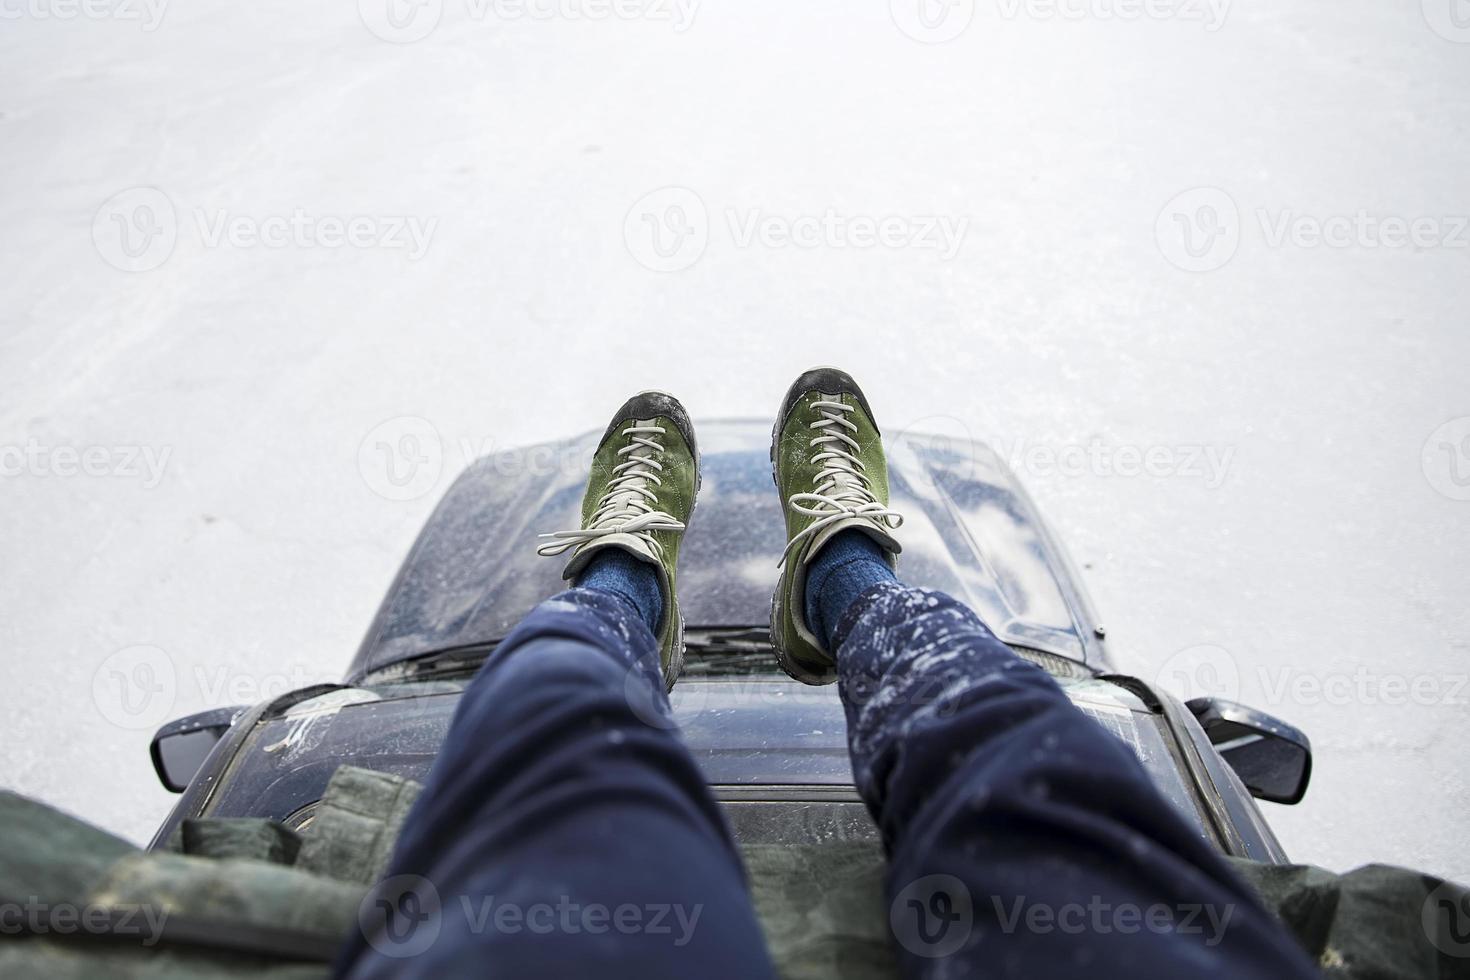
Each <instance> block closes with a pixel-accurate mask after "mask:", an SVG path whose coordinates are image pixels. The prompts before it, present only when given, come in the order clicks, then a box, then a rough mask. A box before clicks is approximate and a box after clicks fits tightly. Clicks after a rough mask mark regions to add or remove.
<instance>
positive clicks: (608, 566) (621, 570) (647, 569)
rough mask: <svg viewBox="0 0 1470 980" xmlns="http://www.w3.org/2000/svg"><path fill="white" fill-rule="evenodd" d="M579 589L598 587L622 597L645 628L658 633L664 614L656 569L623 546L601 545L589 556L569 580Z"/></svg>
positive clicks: (662, 598) (600, 589)
mask: <svg viewBox="0 0 1470 980" xmlns="http://www.w3.org/2000/svg"><path fill="white" fill-rule="evenodd" d="M572 584H573V585H575V586H576V587H577V588H579V589H597V590H598V591H601V592H611V593H612V594H613V595H616V596H621V597H622V598H623V599H625V600H627V601H628V602H629V603H630V604H632V606H633V608H635V609H637V610H638V615H639V617H640V618H641V619H642V620H643V621H644V622H645V623H647V624H648V628H649V629H650V630H653V631H654V632H655V633H657V632H658V624H659V621H660V620H662V619H663V616H664V597H663V595H662V593H660V592H659V589H658V572H657V571H655V570H654V567H653V566H652V565H650V564H649V563H648V562H646V561H640V560H639V559H637V558H634V557H633V556H632V555H630V554H628V553H627V552H626V551H624V550H623V549H622V548H603V549H602V550H601V551H599V552H597V553H596V554H595V555H593V556H592V561H591V562H589V563H588V565H587V567H586V568H584V569H582V574H581V575H578V576H577V580H576V581H575V582H573V583H572Z"/></svg>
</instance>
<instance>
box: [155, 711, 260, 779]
mask: <svg viewBox="0 0 1470 980" xmlns="http://www.w3.org/2000/svg"><path fill="white" fill-rule="evenodd" d="M244 710H245V707H244V706H243V705H241V706H239V707H234V708H213V709H211V710H209V711H201V712H199V713H198V714H197V715H189V716H188V717H187V718H176V719H175V720H173V721H171V722H169V723H168V724H166V725H164V726H163V727H162V728H160V729H159V730H158V731H156V732H154V734H153V744H152V745H150V746H149V747H148V754H149V755H151V756H152V757H153V771H154V772H156V773H158V781H159V782H161V783H163V788H164V789H166V790H168V791H169V792H171V793H182V792H183V791H184V790H185V789H186V788H187V787H188V785H189V781H190V780H192V779H193V778H194V774H195V773H197V772H198V771H199V767H200V766H202V765H204V760H205V759H207V758H208V757H209V753H210V752H211V751H212V750H213V749H214V746H215V744H216V743H217V742H219V740H220V739H222V738H224V735H225V732H227V731H229V730H230V726H231V725H233V724H234V723H235V719H236V718H238V717H240V714H241V713H242V712H243V711H244Z"/></svg>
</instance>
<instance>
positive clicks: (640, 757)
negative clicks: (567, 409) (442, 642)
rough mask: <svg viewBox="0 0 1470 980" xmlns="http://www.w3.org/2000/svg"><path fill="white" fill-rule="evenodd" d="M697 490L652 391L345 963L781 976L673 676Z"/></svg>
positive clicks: (421, 810) (615, 440) (455, 745)
mask: <svg viewBox="0 0 1470 980" xmlns="http://www.w3.org/2000/svg"><path fill="white" fill-rule="evenodd" d="M697 483H698V478H697V466H696V457H695V454H694V447H693V434H692V431H690V429H689V427H688V419H687V417H686V416H684V414H683V409H682V408H681V407H680V406H679V405H678V403H677V402H675V401H674V400H673V399H671V398H669V397H668V396H665V395H659V394H657V393H645V394H644V395H640V396H637V397H635V398H633V399H630V400H629V402H628V404H627V405H624V406H623V408H622V410H620V412H619V413H618V415H617V416H615V417H614V419H613V424H612V425H611V426H609V428H608V432H607V434H606V435H605V436H604V439H603V442H602V444H601V445H600V446H599V448H598V452H597V454H596V457H595V458H594V461H593V468H592V478H591V480H590V481H589V486H588V493H587V499H586V501H585V504H584V507H583V527H582V529H581V530H579V531H574V532H563V533H561V534H559V535H556V536H555V540H556V541H557V542H559V543H558V544H554V545H550V546H548V547H547V548H546V549H544V550H545V551H546V553H549V554H556V553H561V552H562V551H565V550H570V549H572V548H575V549H576V551H575V553H574V555H573V557H572V560H571V562H570V563H569V565H568V568H567V577H568V578H569V579H571V580H572V581H573V583H574V585H575V586H577V587H576V588H573V589H572V590H570V591H568V592H564V593H562V594H561V595H559V596H556V597H554V598H552V599H549V600H547V601H546V602H544V603H542V604H541V605H540V606H538V607H537V608H536V609H535V610H534V611H533V612H532V613H531V614H530V615H529V616H528V617H527V618H526V619H525V620H524V621H523V622H522V623H521V624H520V625H519V626H517V627H516V629H515V630H514V631H513V632H512V633H511V635H510V636H508V637H507V638H506V639H505V640H504V641H503V642H502V643H501V644H500V645H499V646H498V647H497V648H496V650H495V651H494V652H493V653H492V654H491V655H490V657H489V659H488V660H487V661H486V662H485V665H484V667H483V668H482V669H481V670H480V673H479V674H478V675H477V676H476V677H475V678H474V680H473V681H472V682H471V683H470V684H469V686H468V687H467V688H466V689H465V692H464V694H463V696H462V697H461V700H460V703H459V706H458V709H457V710H456V712H455V717H454V720H453V722H452V723H451V725H450V730H449V734H448V736H447V738H446V739H445V743H444V745H443V747H442V748H441V750H440V753H439V756H438V758H437V760H436V761H435V764H434V768H433V771H432V772H431V773H430V776H429V779H428V783H427V785H426V786H425V787H424V791H423V795H422V796H421V797H420V799H419V801H418V803H417V804H416V805H415V807H414V809H413V811H412V812H411V813H410V815H409V817H408V819H407V821H406V822H405V824H404V829H403V832H402V835H401V836H400V838H399V840H398V843H397V847H396V849H395V851H394V856H393V859H392V862H391V866H390V869H389V873H388V876H387V878H386V879H385V881H384V882H383V883H382V885H380V887H379V889H378V890H377V891H376V892H375V893H374V894H373V895H371V896H370V897H369V900H368V902H366V903H365V905H364V916H363V923H362V925H363V928H362V929H361V930H360V931H359V932H358V933H357V934H355V935H354V936H353V937H352V938H351V940H350V941H349V945H348V947H347V948H346V949H345V950H344V952H343V954H342V956H341V958H340V960H339V962H338V964H337V973H338V975H347V976H352V977H386V976H392V977H401V976H423V977H434V978H439V977H452V976H461V975H465V976H469V975H473V976H504V977H515V978H520V977H537V976H547V977H583V976H597V977H607V978H616V977H637V978H645V977H675V976H678V977H689V976H697V977H700V978H701V980H704V978H718V977H741V978H744V977H767V976H773V975H774V970H773V968H772V965H771V962H770V958H769V954H768V953H767V951H766V948H765V944H764V939H763V937H762V934H761V931H760V927H759V925H758V923H757V921H756V917H755V913H754V910H753V908H752V906H751V902H750V897H749V895H748V894H747V892H746V888H745V876H744V870H743V868H742V866H741V862H740V856H739V852H738V851H737V849H736V847H735V844H734V842H733V840H732V838H731V836H730V833H729V829H728V827H727V825H726V823H725V819H724V815H723V813H722V812H721V810H720V808H719V804H718V803H716V802H715V800H714V798H713V796H712V795H711V794H710V792H709V788H708V786H706V785H705V782H704V777H703V775H702V774H701V772H700V771H699V769H698V767H697V766H696V764H695V762H694V759H693V757H692V756H691V755H690V754H689V752H688V750H687V749H686V748H685V746H684V743H683V741H682V740H681V739H680V737H679V735H678V733H677V731H676V730H675V726H674V723H673V720H672V717H671V714H670V709H669V702H668V696H667V694H666V693H665V690H666V688H665V677H666V675H667V676H669V677H672V676H674V675H675V674H676V673H677V669H678V662H679V657H680V653H681V648H682V622H681V621H680V620H679V616H678V610H677V599H676V597H675V595H674V592H673V578H674V564H675V562H676V560H677V555H678V544H679V541H678V536H679V534H680V533H681V532H682V531H683V529H684V524H685V522H686V521H687V519H688V516H689V511H690V509H691V508H692V507H693V496H694V491H695V488H696V486H697Z"/></svg>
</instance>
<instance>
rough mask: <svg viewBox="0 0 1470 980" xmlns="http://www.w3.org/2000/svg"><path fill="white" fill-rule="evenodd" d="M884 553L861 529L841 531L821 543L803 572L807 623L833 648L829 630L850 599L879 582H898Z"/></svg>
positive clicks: (828, 648) (825, 645) (840, 615)
mask: <svg viewBox="0 0 1470 980" xmlns="http://www.w3.org/2000/svg"><path fill="white" fill-rule="evenodd" d="M897 581H898V576H896V575H894V574H893V569H892V568H891V567H889V564H888V558H887V553H886V552H885V551H884V550H883V549H882V548H881V547H879V546H878V542H876V541H874V540H873V539H872V538H870V537H868V536H867V535H866V534H864V533H863V532H862V531H858V530H852V531H843V532H842V533H841V534H839V535H837V536H836V537H835V538H833V539H832V540H831V541H828V542H827V543H826V544H825V545H823V546H822V550H821V551H819V552H817V557H816V558H815V559H814V560H813V561H812V564H811V567H810V568H809V569H807V573H806V624H807V626H809V627H811V631H812V632H813V633H815V634H817V638H818V639H820V640H821V641H822V645H823V646H824V647H826V648H827V650H828V651H831V650H832V631H833V630H835V629H836V628H837V624H838V623H839V622H841V621H842V614H843V613H845V612H847V609H848V607H849V606H851V605H852V604H853V601H854V600H855V599H857V597H858V596H860V595H862V593H863V592H865V591H867V590H868V589H870V588H872V587H873V586H875V585H877V584H878V583H879V582H897Z"/></svg>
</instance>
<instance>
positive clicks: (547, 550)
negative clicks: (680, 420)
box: [536, 425, 684, 558]
mask: <svg viewBox="0 0 1470 980" xmlns="http://www.w3.org/2000/svg"><path fill="white" fill-rule="evenodd" d="M663 433H664V430H663V427H662V426H657V425H630V426H628V427H627V428H626V429H624V430H623V432H622V434H623V435H625V436H630V437H631V438H630V439H629V441H628V444H627V445H626V446H624V447H623V448H622V449H619V450H618V455H619V456H627V457H628V458H627V459H625V460H624V461H623V462H621V463H619V464H618V465H616V466H614V467H613V479H612V481H611V482H610V483H608V485H607V492H606V493H604V494H603V495H602V499H601V500H599V501H598V502H597V510H596V511H594V512H593V514H592V519H591V520H589V521H588V522H587V526H586V527H584V528H581V529H579V530H576V531H556V532H553V533H551V534H541V535H538V537H542V538H553V539H555V540H553V541H552V542H551V543H549V544H543V545H542V546H541V547H539V548H537V549H536V553H537V554H538V555H543V556H545V557H547V558H554V557H556V556H557V555H559V554H562V553H563V552H565V551H568V550H570V549H572V548H575V547H577V546H578V545H583V544H587V543H589V542H592V541H596V540H597V539H598V538H602V537H606V536H607V535H609V534H636V535H638V536H639V537H641V538H642V539H643V540H644V541H646V542H648V545H649V548H650V550H652V552H653V554H654V557H656V558H662V557H663V546H662V545H660V544H659V543H658V541H657V540H655V539H654V537H653V532H654V531H682V530H684V524H683V523H682V522H680V521H678V520H676V519H675V518H674V515H672V514H669V513H665V512H664V511H662V510H659V509H658V493H657V492H656V490H655V488H656V487H660V486H663V481H662V480H661V479H659V474H660V473H662V472H663V468H664V467H663V464H662V463H660V462H659V461H658V460H657V459H656V458H655V455H656V454H657V453H661V452H663V451H664V447H663V444H662V443H660V442H658V441H657V440H656V439H655V438H654V437H655V436H661V435H663ZM640 450H642V451H641V452H640Z"/></svg>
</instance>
